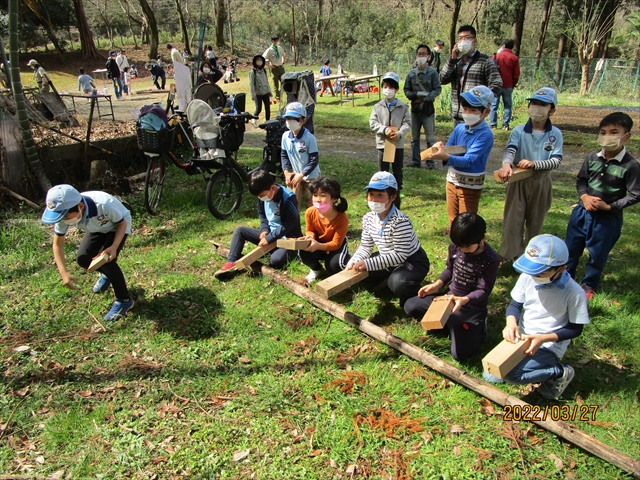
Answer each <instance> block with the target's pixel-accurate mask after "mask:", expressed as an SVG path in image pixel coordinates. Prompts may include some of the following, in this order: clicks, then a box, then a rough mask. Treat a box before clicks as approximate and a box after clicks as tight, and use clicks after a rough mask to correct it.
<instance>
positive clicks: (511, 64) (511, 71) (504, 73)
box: [496, 48, 520, 88]
mask: <svg viewBox="0 0 640 480" xmlns="http://www.w3.org/2000/svg"><path fill="white" fill-rule="evenodd" d="M496 61H497V62H498V69H499V70H500V76H501V77H502V88H513V87H515V86H516V85H518V79H519V78H520V62H519V61H518V57H517V56H516V55H514V54H513V52H512V51H511V50H510V49H508V48H505V49H503V50H502V51H501V52H500V53H499V54H498V55H496Z"/></svg>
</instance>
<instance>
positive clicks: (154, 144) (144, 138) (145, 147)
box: [136, 127, 177, 153]
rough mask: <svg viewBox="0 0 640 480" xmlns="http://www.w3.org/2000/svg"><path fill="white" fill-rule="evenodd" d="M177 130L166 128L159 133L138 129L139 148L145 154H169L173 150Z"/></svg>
mask: <svg viewBox="0 0 640 480" xmlns="http://www.w3.org/2000/svg"><path fill="white" fill-rule="evenodd" d="M176 132H177V128H175V127H174V128H164V129H162V130H159V131H155V130H145V129H144V128H140V127H138V128H137V129H136V135H137V138H138V148H139V149H140V150H142V151H143V152H149V153H167V152H170V151H171V149H172V148H173V144H174V141H175V138H176Z"/></svg>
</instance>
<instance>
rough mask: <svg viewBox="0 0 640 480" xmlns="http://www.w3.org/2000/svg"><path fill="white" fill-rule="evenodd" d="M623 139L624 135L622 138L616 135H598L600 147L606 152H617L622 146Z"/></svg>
mask: <svg viewBox="0 0 640 480" xmlns="http://www.w3.org/2000/svg"><path fill="white" fill-rule="evenodd" d="M625 135H626V134H625ZM622 137H624V135H622V136H620V137H618V136H616V135H598V145H600V146H601V147H602V149H603V150H604V151H606V152H615V151H616V150H618V149H619V148H620V146H621V145H622Z"/></svg>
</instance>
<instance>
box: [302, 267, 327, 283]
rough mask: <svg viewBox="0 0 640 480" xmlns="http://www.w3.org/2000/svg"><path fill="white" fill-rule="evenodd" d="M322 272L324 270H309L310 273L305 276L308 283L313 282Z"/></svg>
mask: <svg viewBox="0 0 640 480" xmlns="http://www.w3.org/2000/svg"><path fill="white" fill-rule="evenodd" d="M322 272H324V270H309V275H307V276H306V277H304V278H305V280H306V281H307V283H309V284H311V283H313V282H314V281H315V280H316V279H317V278H318V277H319V276H320V275H322Z"/></svg>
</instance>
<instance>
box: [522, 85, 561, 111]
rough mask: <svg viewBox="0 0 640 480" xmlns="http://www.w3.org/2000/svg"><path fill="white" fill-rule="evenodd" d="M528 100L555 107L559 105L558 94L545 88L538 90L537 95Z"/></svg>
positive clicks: (551, 89)
mask: <svg viewBox="0 0 640 480" xmlns="http://www.w3.org/2000/svg"><path fill="white" fill-rule="evenodd" d="M527 100H539V101H541V102H544V103H549V104H551V105H553V107H555V106H556V105H557V104H558V94H557V93H556V91H555V90H554V89H553V88H549V87H543V88H540V89H538V90H536V93H534V94H533V95H532V96H530V97H529V98H527Z"/></svg>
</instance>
